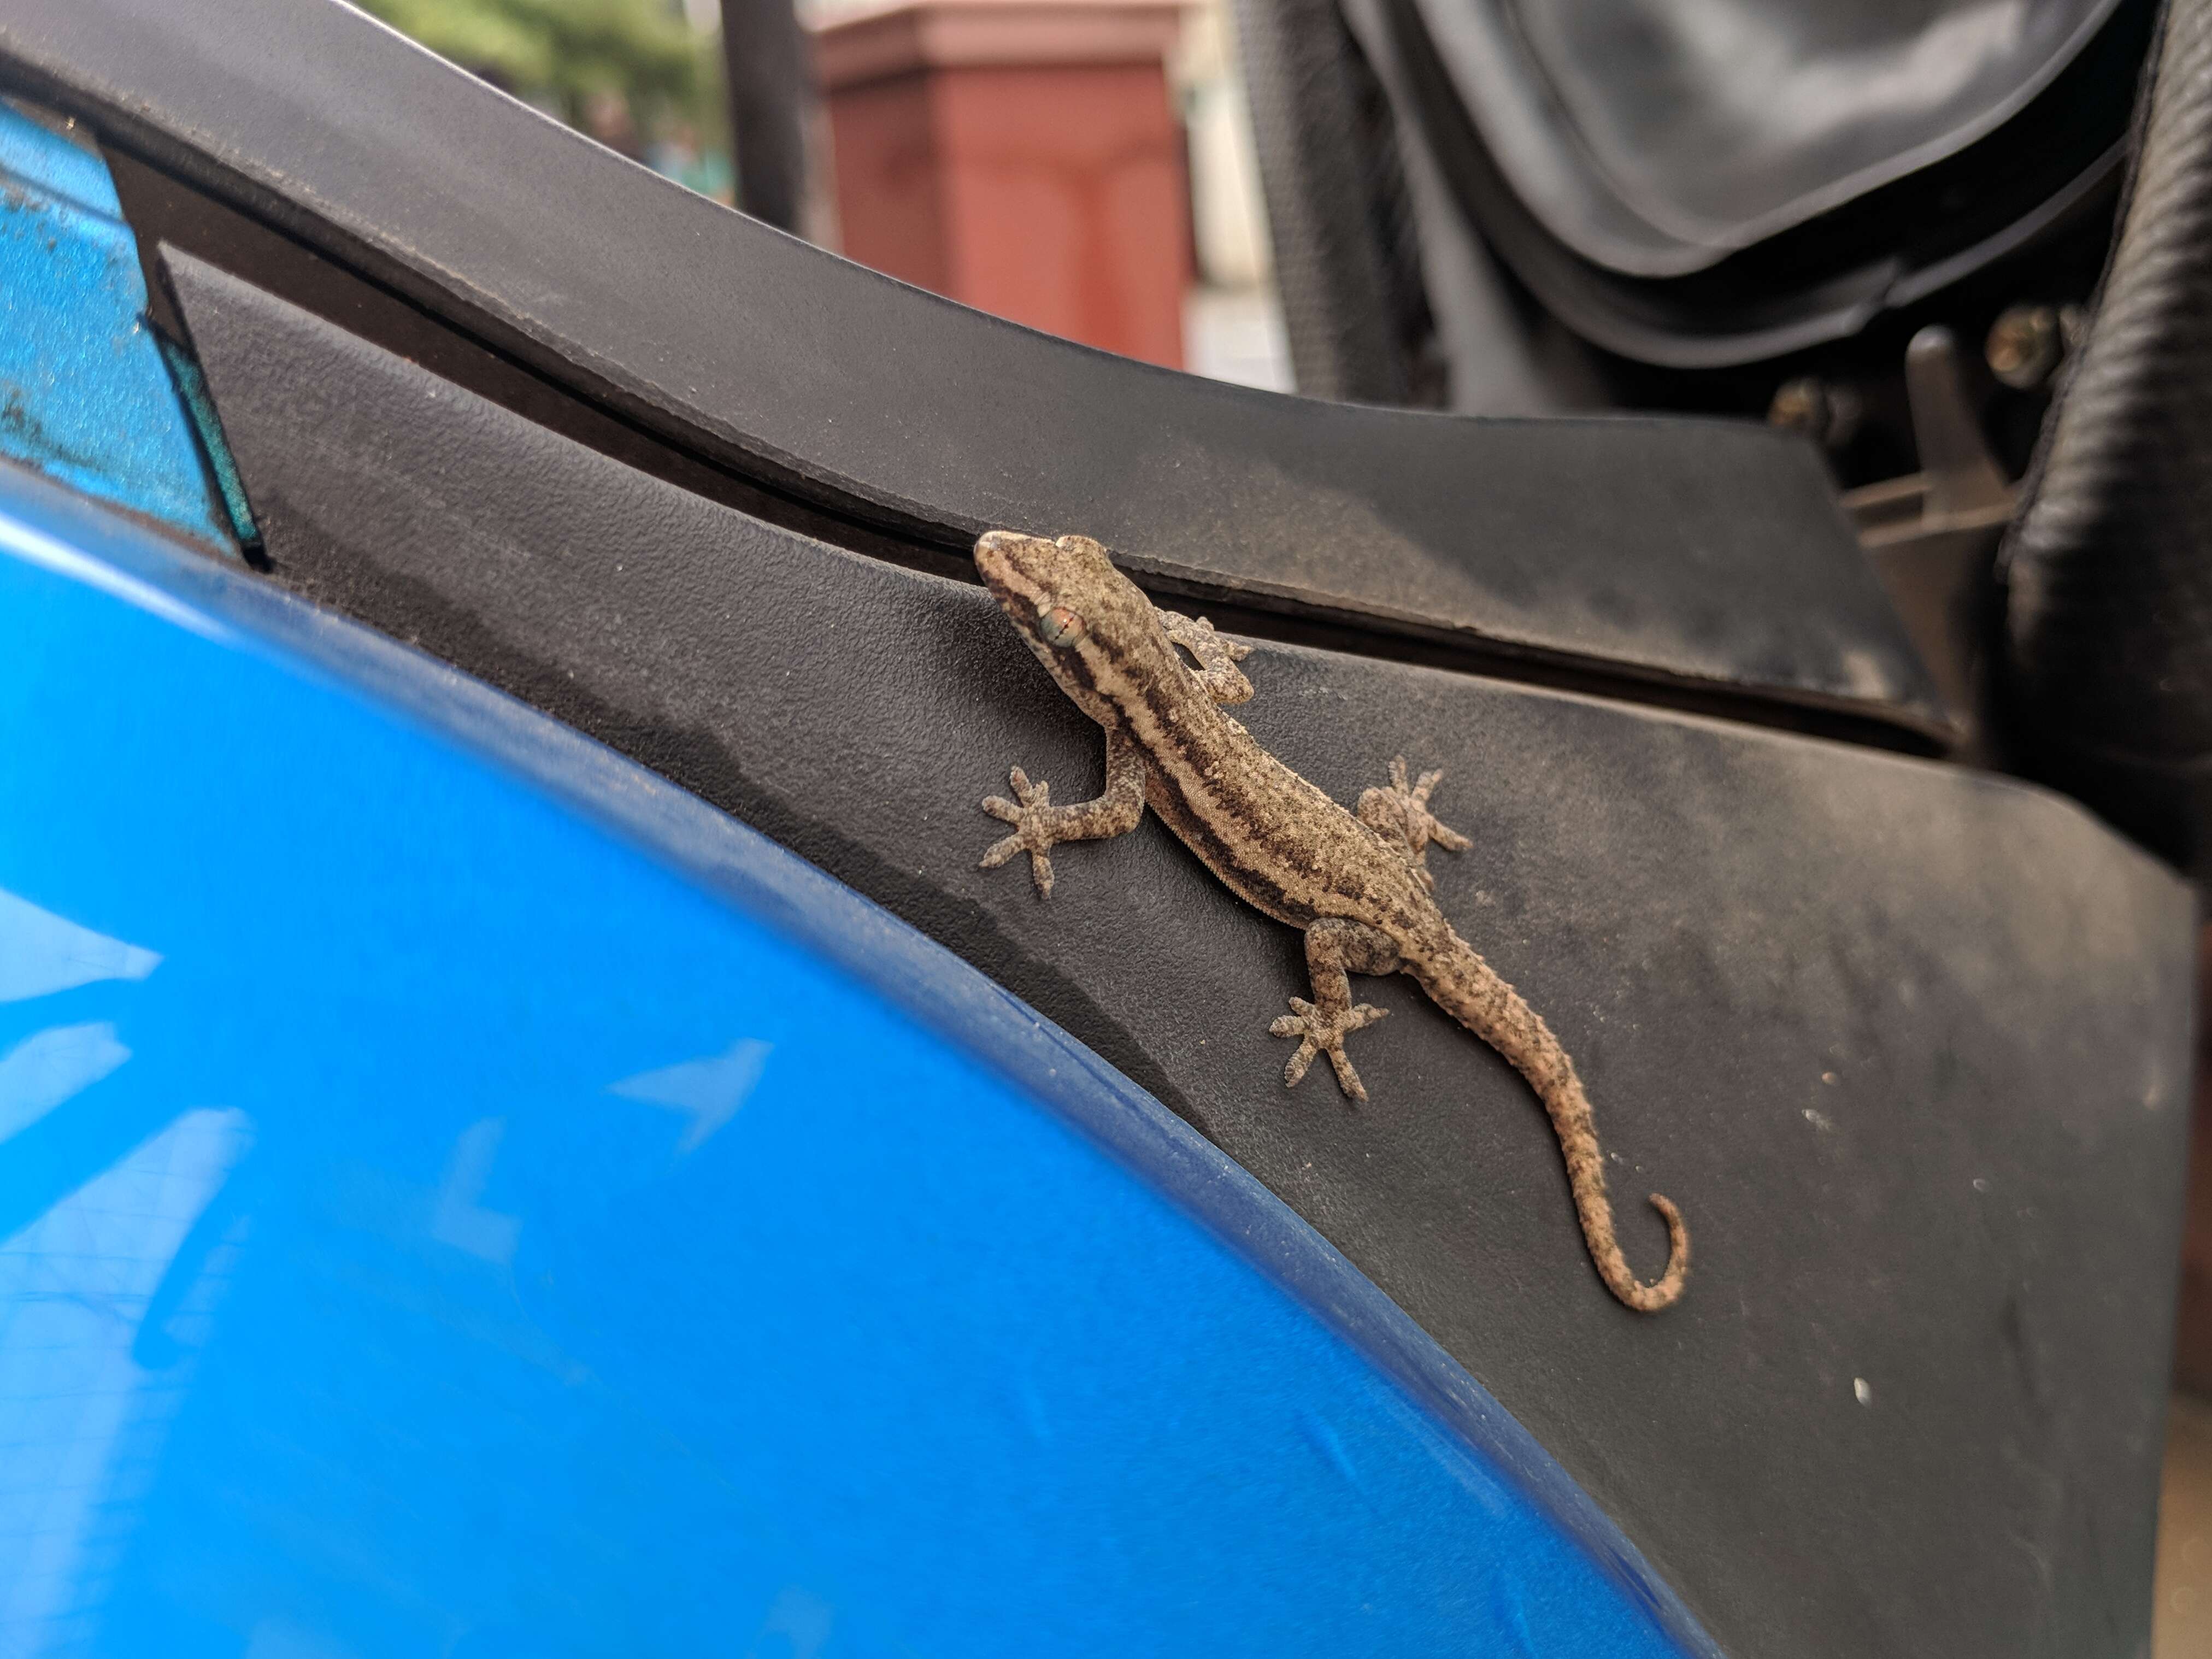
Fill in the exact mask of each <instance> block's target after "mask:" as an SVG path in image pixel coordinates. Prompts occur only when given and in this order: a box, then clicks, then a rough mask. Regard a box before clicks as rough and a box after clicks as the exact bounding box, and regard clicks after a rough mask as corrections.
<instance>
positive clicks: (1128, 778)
mask: <svg viewBox="0 0 2212 1659" xmlns="http://www.w3.org/2000/svg"><path fill="white" fill-rule="evenodd" d="M975 564H976V568H977V569H978V571H979V572H980V573H981V575H982V578H983V580H984V583H985V585H986V586H988V587H989V589H990V591H991V592H992V594H993V595H994V597H995V598H996V599H997V600H998V602H999V606H1000V610H1002V611H1004V612H1005V613H1006V617H1007V618H1008V620H1010V621H1011V622H1012V623H1013V625H1014V628H1015V630H1016V631H1017V632H1018V633H1019V634H1020V635H1021V636H1022V638H1023V639H1024V641H1026V642H1027V643H1028V645H1029V647H1030V650H1031V651H1033V652H1034V653H1036V657H1037V659H1038V660H1039V661H1040V662H1042V664H1043V665H1044V666H1045V670H1046V671H1047V672H1048V673H1049V674H1050V675H1051V676H1052V678H1053V679H1054V682H1055V683H1057V684H1058V685H1059V687H1060V690H1062V691H1063V692H1065V693H1066V695H1067V696H1068V698H1069V699H1070V700H1071V701H1072V702H1074V704H1075V705H1076V707H1077V708H1080V709H1081V710H1082V711H1083V712H1084V713H1085V714H1087V715H1089V716H1090V717H1091V719H1092V720H1096V721H1097V723H1098V725H1099V726H1101V727H1102V728H1103V730H1104V732H1105V734H1106V787H1105V788H1104V789H1103V791H1102V792H1101V793H1099V795H1098V796H1097V799H1094V800H1087V801H1082V802H1079V803H1076V804H1074V805H1054V802H1053V799H1052V787H1051V785H1050V784H1049V783H1047V782H1044V781H1036V782H1031V781H1030V778H1029V775H1027V774H1026V773H1024V771H1023V770H1022V769H1021V768H1020V767H1018V766H1017V767H1014V768H1013V769H1012V770H1011V772H1010V773H1009V781H1011V783H1012V787H1013V792H1014V799H1012V800H1008V799H1006V798H1005V797H1004V796H1000V795H992V796H989V797H987V798H986V799H984V801H983V803H982V805H983V810H984V811H987V812H988V813H989V814H991V816H992V817H995V818H998V819H999V820H1000V821H1001V822H1002V823H1007V824H1009V825H1011V826H1012V834H1010V835H1007V836H1005V837H1004V838H1002V839H1001V840H1000V841H999V842H996V843H995V844H994V846H993V847H992V848H991V849H990V850H989V851H988V852H987V853H986V854H984V855H983V859H982V867H983V868H985V869H995V868H997V867H998V866H1000V865H1003V864H1006V863H1007V862H1009V861H1010V860H1012V859H1014V858H1016V857H1018V855H1020V854H1024V853H1026V854H1029V859H1030V876H1031V878H1032V880H1033V881H1034V883H1035V884H1036V890H1037V891H1038V892H1039V893H1040V894H1041V895H1042V896H1044V897H1046V898H1050V897H1051V896H1052V886H1053V868H1052V857H1051V854H1052V849H1053V848H1054V847H1056V846H1059V845H1060V844H1061V843H1062V842H1079V841H1097V840H1102V839H1104V838H1106V837H1109V836H1120V835H1126V834H1127V833H1128V832H1129V831H1130V830H1132V829H1135V828H1136V827H1137V824H1138V823H1139V820H1140V819H1141V818H1142V817H1144V813H1145V809H1146V807H1147V806H1149V807H1151V808H1152V811H1153V813H1154V814H1155V815H1156V816H1157V817H1158V818H1159V819H1160V821H1161V822H1162V823H1164V824H1166V825H1167V827H1168V828H1169V829H1170V830H1172V831H1173V832H1174V834H1175V836H1176V839H1177V840H1179V841H1181V842H1182V844H1183V845H1184V846H1185V847H1187V848H1189V849H1190V850H1191V852H1193V853H1194V854H1196V855H1197V856H1198V858H1199V859H1200V861H1202V862H1203V863H1204V864H1205V865H1206V867H1207V868H1208V869H1209V870H1211V871H1212V872H1213V873H1214V875H1215V876H1217V877H1218V878H1219V879H1220V880H1221V882H1222V884H1224V885H1225V886H1226V887H1227V888H1228V889H1229V890H1230V891H1231V892H1232V893H1234V894H1236V895H1237V897H1239V898H1241V899H1243V901H1244V902H1246V903H1248V904H1249V905H1252V906H1253V907H1254V908H1256V909H1259V910H1261V911H1262V912H1264V913H1265V914H1267V915H1269V916H1272V917H1273V918H1274V919H1275V920H1276V921H1280V922H1284V923H1285V924H1287V925H1289V926H1290V927H1296V928H1298V929H1300V930H1301V931H1302V932H1303V933H1304V934H1305V953H1306V967H1307V970H1308V974H1309V977H1310V981H1311V988H1312V992H1313V997H1312V1000H1310V1001H1309V1000H1306V999H1305V998H1303V997H1292V998H1291V999H1290V1007H1291V1012H1289V1013H1287V1014H1285V1015H1282V1016H1280V1017H1279V1018H1277V1019H1276V1020H1275V1022H1274V1024H1273V1025H1272V1026H1270V1027H1269V1028H1268V1029H1269V1030H1271V1031H1272V1032H1273V1034H1274V1035H1275V1036H1280V1037H1295V1038H1297V1045H1298V1046H1297V1050H1296V1051H1295V1052H1294V1053H1293V1054H1291V1058H1290V1060H1289V1063H1288V1064H1287V1065H1286V1066H1285V1068H1284V1071H1283V1081H1284V1083H1285V1085H1288V1086H1291V1087H1295V1086H1296V1085H1297V1083H1298V1082H1299V1080H1300V1079H1303V1078H1304V1076H1305V1074H1306V1072H1307V1070H1308V1068H1310V1066H1312V1064H1313V1062H1314V1061H1315V1060H1316V1059H1319V1058H1324V1057H1325V1058H1326V1059H1327V1060H1328V1062H1329V1066H1330V1067H1331V1069H1333V1070H1334V1072H1335V1073H1336V1080H1337V1084H1338V1085H1339V1086H1340V1088H1341V1089H1342V1090H1343V1091H1344V1093H1345V1094H1346V1096H1347V1097H1350V1098H1351V1099H1352V1100H1355V1101H1359V1102H1364V1101H1365V1100H1366V1098H1367V1090H1366V1087H1365V1085H1363V1084H1362V1083H1361V1082H1360V1080H1359V1073H1358V1072H1357V1071H1356V1070H1355V1069H1354V1068H1353V1066H1352V1061H1351V1060H1350V1059H1349V1058H1347V1057H1346V1054H1345V1051H1344V1043H1345V1039H1346V1037H1348V1036H1351V1035H1352V1032H1354V1031H1357V1030H1362V1029H1364V1027H1366V1026H1370V1025H1372V1024H1375V1022H1376V1021H1377V1020H1379V1019H1381V1018H1383V1014H1384V1013H1385V1012H1386V1011H1385V1010H1383V1009H1380V1008H1376V1007H1373V1006H1370V1005H1369V1004H1367V1003H1364V1002H1363V1003H1358V1004H1355V1003H1353V1001H1352V984H1351V978H1350V976H1351V975H1353V974H1367V975H1384V974H1393V973H1402V974H1406V975H1409V976H1411V977H1412V979H1413V981H1414V982H1415V983H1416V984H1418V985H1419V987H1421V989H1422V990H1423V991H1424V992H1425V993H1426V994H1427V995H1428V997H1429V1000H1431V1001H1432V1002H1434V1003H1435V1004H1436V1005H1437V1007H1439V1008H1441V1009H1442V1010H1443V1012H1445V1013H1447V1014H1449V1016H1450V1017H1451V1018H1453V1019H1455V1020H1456V1021H1457V1022H1458V1023H1459V1024H1461V1025H1462V1026H1464V1027H1465V1028H1466V1029H1467V1030H1468V1031H1470V1032H1472V1033H1473V1034H1474V1036H1477V1037H1480V1039H1481V1040H1482V1041H1483V1042H1486V1043H1488V1044H1489V1045H1490V1046H1491V1047H1492V1048H1494V1049H1496V1050H1497V1051H1498V1054H1501V1055H1503V1056H1504V1059H1505V1060H1507V1061H1508V1062H1509V1063H1510V1064H1511V1066H1513V1067H1514V1069H1515V1070H1516V1071H1517V1072H1519V1073H1521V1075H1522V1077H1523V1078H1525V1079H1528V1085H1529V1087H1530V1088H1531V1089H1533V1090H1534V1091H1535V1094H1536V1097H1537V1098H1538V1099H1539V1100H1540V1101H1541V1102H1542V1103H1543V1106H1544V1109H1545V1111H1546V1112H1547V1114H1548V1115H1550V1117H1551V1121H1552V1127H1553V1133H1555V1134H1556V1135H1557V1136H1558V1139H1559V1151H1560V1152H1561V1154H1562V1156H1563V1157H1564V1158H1565V1163H1566V1170H1567V1182H1568V1186H1569V1188H1570V1189H1571V1191H1572V1193H1573V1195H1574V1202H1575V1209H1576V1212H1577V1215H1578V1216H1579V1218H1580V1219H1581V1222H1582V1230H1583V1239H1584V1241H1585V1242H1586V1243H1587V1244H1588V1245H1589V1255H1590V1260H1591V1262H1592V1263H1593V1265H1595V1267H1596V1268H1597V1272H1598V1276H1599V1277H1600V1278H1601V1279H1603V1280H1604V1281H1605V1285H1606V1288H1607V1290H1609V1291H1612V1292H1613V1295H1614V1296H1615V1297H1618V1298H1620V1301H1621V1302H1622V1303H1624V1304H1626V1305H1627V1306H1628V1307H1630V1308H1632V1309H1634V1310H1637V1311H1638V1312H1639V1313H1656V1312H1657V1311H1658V1310H1661V1309H1662V1308H1666V1307H1669V1306H1671V1305H1673V1304H1674V1302H1675V1301H1676V1300H1677V1299H1678V1298H1679V1297H1680V1296H1681V1294H1682V1287H1683V1285H1684V1284H1685V1282H1686V1280H1687V1279H1688V1277H1689V1271H1690V1235H1689V1230H1688V1229H1687V1227H1686V1226H1685V1225H1683V1221H1682V1216H1681V1212H1680V1210H1679V1209H1677V1208H1676V1207H1675V1206H1674V1204H1673V1203H1672V1202H1671V1201H1670V1200H1668V1199H1667V1198H1665V1197H1663V1196H1662V1195H1661V1194H1657V1193H1654V1194H1651V1200H1650V1201H1651V1206H1652V1208H1654V1209H1655V1210H1656V1211H1658V1212H1659V1214H1660V1216H1661V1218H1662V1219H1663V1220H1664V1221H1665V1222H1666V1224H1667V1239H1668V1257H1667V1267H1666V1271H1665V1273H1663V1274H1662V1277H1661V1278H1660V1279H1658V1280H1657V1281H1656V1283H1653V1284H1648V1285H1647V1284H1644V1283H1643V1282H1641V1281H1640V1280H1638V1278H1637V1277H1636V1274H1635V1273H1634V1272H1633V1271H1632V1269H1631V1268H1630V1267H1629V1265H1628V1261H1627V1260H1626V1257H1625V1256H1624V1255H1622V1254H1621V1249H1620V1241H1619V1240H1618V1238H1617V1237H1615V1236H1614V1232H1613V1206H1612V1203H1611V1201H1610V1200H1609V1199H1608V1198H1607V1195H1606V1185H1605V1167H1604V1164H1603V1162H1602V1161H1601V1154H1600V1152H1599V1150H1598V1139H1597V1130H1596V1127H1595V1123H1594V1121H1593V1120H1592V1117H1591V1112H1590V1103H1589V1096H1588V1095H1587V1094H1585V1093H1584V1092H1583V1085H1582V1080H1581V1079H1580V1078H1579V1077H1577V1075H1576V1073H1575V1066H1574V1062H1573V1061H1572V1060H1571V1059H1569V1058H1568V1055H1567V1052H1566V1050H1565V1048H1562V1047H1561V1046H1560V1044H1559V1039H1558V1038H1557V1037H1555V1036H1553V1035H1552V1030H1551V1028H1550V1027H1549V1026H1547V1024H1545V1023H1544V1021H1543V1019H1542V1018H1541V1016H1539V1015H1538V1014H1537V1013H1536V1012H1535V1011H1534V1009H1533V1008H1531V1007H1530V1006H1528V1003H1527V1002H1526V1001H1525V1000H1523V999H1522V997H1521V995H1520V994H1519V993H1518V992H1516V991H1515V990H1514V988H1513V987H1511V986H1510V985H1509V984H1507V983H1506V982H1505V981H1504V979H1502V978H1501V977H1499V975H1498V972H1497V970H1496V969H1492V967H1491V966H1490V964H1489V963H1486V962H1485V961H1484V960H1483V959H1482V957H1480V955H1478V954H1477V953H1476V951H1475V950H1474V947H1473V946H1472V945H1468V943H1467V941H1466V940H1464V939H1462V938H1461V937H1460V936H1459V935H1458V934H1457V933H1455V932H1453V931H1452V927H1451V924H1450V923H1449V921H1446V920H1445V918H1444V915H1443V911H1442V910H1441V909H1440V908H1438V907H1437V902H1436V900H1435V898H1434V896H1433V892H1434V889H1435V878H1434V876H1433V875H1432V874H1431V872H1430V871H1429V869H1428V867H1427V862H1426V860H1427V853H1428V848H1430V846H1431V845H1432V844H1433V845H1435V846H1438V847H1442V848H1445V849H1446V850H1447V851H1449V852H1455V853H1456V852H1463V851H1465V850H1466V849H1467V848H1468V847H1469V846H1470V845H1471V844H1472V843H1471V842H1469V841H1468V839H1467V837H1465V836H1462V835H1460V834H1458V833H1457V832H1456V831H1455V830H1453V829H1449V828H1448V827H1446V826H1445V825H1444V824H1443V823H1439V822H1438V821H1437V818H1436V817H1435V815H1434V814H1433V813H1432V812H1431V811H1430V808H1429V801H1430V799H1431V792H1432V791H1433V790H1434V789H1435V787H1436V786H1437V782H1438V781H1439V780H1440V778H1441V776H1442V774H1440V773H1437V772H1425V773H1422V774H1421V775H1419V777H1418V778H1415V779H1413V780H1412V781H1408V774H1407V767H1406V763H1405V761H1404V759H1403V757H1401V758H1399V759H1397V760H1395V761H1393V762H1392V763H1391V766H1390V774H1389V775H1390V783H1389V787H1387V788H1372V789H1369V790H1367V791H1366V792H1365V793H1363V794H1362V795H1361V796H1360V797H1359V799H1358V805H1356V806H1355V807H1354V808H1353V810H1352V811H1346V810H1345V808H1344V807H1343V806H1341V805H1339V804H1338V803H1337V802H1336V801H1334V800H1333V799H1330V798H1329V797H1328V795H1327V794H1326V793H1323V792H1322V790H1321V789H1319V788H1317V787H1315V786H1314V785H1313V784H1311V783H1310V782H1308V781H1306V780H1305V779H1304V778H1303V777H1300V776H1299V775H1297V773H1296V772H1294V771H1292V770H1291V769H1290V768H1289V767H1287V766H1285V764H1284V763H1282V762H1281V761H1279V760H1278V759H1277V758H1276V757H1274V756H1273V755H1271V754H1269V753H1268V752H1267V750H1266V749H1264V748H1262V747H1261V744H1259V743H1258V742H1257V741H1256V740H1255V738H1253V737H1252V735H1251V733H1250V732H1247V731H1246V730H1245V729H1244V727H1243V726H1241V725H1240V724H1238V723H1237V721H1236V720H1233V719H1231V717H1230V716H1229V715H1228V714H1225V713H1224V712H1223V708H1222V706H1223V705H1225V704H1234V703H1241V702H1248V701H1249V699H1250V698H1251V696H1252V684H1251V682H1250V680H1249V679H1248V678H1245V675H1244V672H1243V670H1242V669H1240V668H1239V667H1237V663H1238V662H1240V661H1241V660H1243V658H1245V657H1246V656H1247V655H1249V653H1250V651H1251V647H1249V646H1248V645H1243V644H1241V643H1238V642H1237V641H1231V640H1229V639H1226V638H1225V637H1223V636H1222V635H1219V634H1217V633H1216V632H1215V631H1214V629H1213V627H1212V624H1211V623H1208V622H1207V621H1206V619H1205V618H1204V617H1198V618H1192V617H1185V616H1182V615H1181V614H1179V613H1177V612H1176V611H1164V610H1159V609H1157V608H1155V607H1154V605H1152V601H1151V600H1150V599H1147V598H1146V596H1145V594H1144V592H1143V591H1142V590H1141V589H1139V587H1138V586H1137V585H1136V584H1135V583H1134V582H1133V581H1131V580H1129V579H1128V577H1127V576H1126V575H1124V574H1122V573H1121V571H1119V570H1118V569H1116V568H1115V566H1114V563H1113V561H1112V559H1111V558H1110V557H1109V556H1108V554H1107V551H1106V550H1105V549H1104V548H1103V546H1101V545H1100V544H1098V543H1097V542H1095V541H1093V540H1091V538H1089V537H1087V536H1062V537H1060V538H1059V539H1057V540H1048V539H1046V538H1042V537H1039V536H1028V535H1024V534H1021V533H1019V532H1015V531H1009V530H994V531H990V532H987V533H986V534H985V535H983V536H982V537H981V538H980V539H979V540H978V541H977V542H976V544H975ZM1186 652H1187V653H1188V659H1185V657H1184V655H1183V654H1182V653H1186Z"/></svg>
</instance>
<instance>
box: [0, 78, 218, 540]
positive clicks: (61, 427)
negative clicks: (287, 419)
mask: <svg viewBox="0 0 2212 1659" xmlns="http://www.w3.org/2000/svg"><path fill="white" fill-rule="evenodd" d="M215 441H216V443H217V444H218V445H219V444H220V443H221V439H220V437H219V436H216V439H215ZM0 456H7V457H10V458H12V459H15V460H17V461H20V462H22V463H23V464H24V465H29V466H33V467H36V468H37V469H38V470H39V471H41V472H44V473H46V475H47V476H48V477H53V478H58V479H60V480H61V481H62V482H64V483H67V484H69V485H70V486H71V487H73V488H75V489H82V490H83V491H85V492H86V493H87V494H88V495H95V496H98V497H100V499H101V500H103V501H113V502H115V503H116V504H117V505H118V506H120V507H129V508H130V509H131V510H132V511H134V512H137V513H145V514H146V515H147V516H148V517H149V518H153V519H157V520H161V521H163V522H165V523H167V524H170V525H173V526H175V527H176V528H178V529H179V530H181V531H183V532H185V533H186V534H187V535H191V536H194V537H197V538H201V539H203V540H204V541H206V542H207V543H209V544H210V545H212V546H215V547H217V548H222V549H225V550H228V548H229V547H230V546H231V544H232V536H231V530H230V526H229V523H228V514H227V513H226V514H223V515H222V516H221V517H219V516H218V513H217V506H216V499H215V498H214V497H213V496H211V495H210V490H209V488H208V474H207V472H206V471H205V470H204V466H203V463H202V460H201V452H200V448H199V442H198V440H197V437H196V436H195V433H194V428H193V425H192V422H191V416H190V415H189V413H188V411H187V410H186V408H185V404H184V402H183V400H182V399H181V398H180V397H179V393H178V390H177V387H176V386H175V385H174V384H173V382H172V380H170V376H169V369H168V366H167V364H166V363H165V362H163V361H162V356H161V349H160V348H159V346H158V344H157V343H156V339H155V334H154V331H153V329H152V327H151V326H150V325H149V324H148V322H147V321H146V283H145V278H144V277H143V276H142V275H141V274H140V272H139V269H138V250H137V242H136V241H135V240H134V239H133V238H132V236H131V228H130V226H128V225H126V224H125V223H124V222H123V209H122V204H120V203H119V202H118V200H117V199H116V195H115V185H114V183H113V181H112V179H110V178H109V177H108V173H107V166H106V163H105V162H104V161H101V160H100V158H99V157H98V156H97V155H94V154H93V153H92V152H91V151H90V150H88V149H82V148H81V147H79V146H78V145H76V144H75V143H71V142H70V140H69V139H68V138H66V137H63V136H62V135H61V134H60V133H58V132H56V131H50V130H49V129H48V128H46V127H45V126H42V125H40V124H39V123H38V122H36V121H34V120H33V119H31V118H30V117H28V116H27V115H25V114H24V113H22V112H21V111H20V110H18V109H15V108H14V107H12V106H9V104H7V103H5V102H0ZM226 459H227V458H226Z"/></svg>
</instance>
